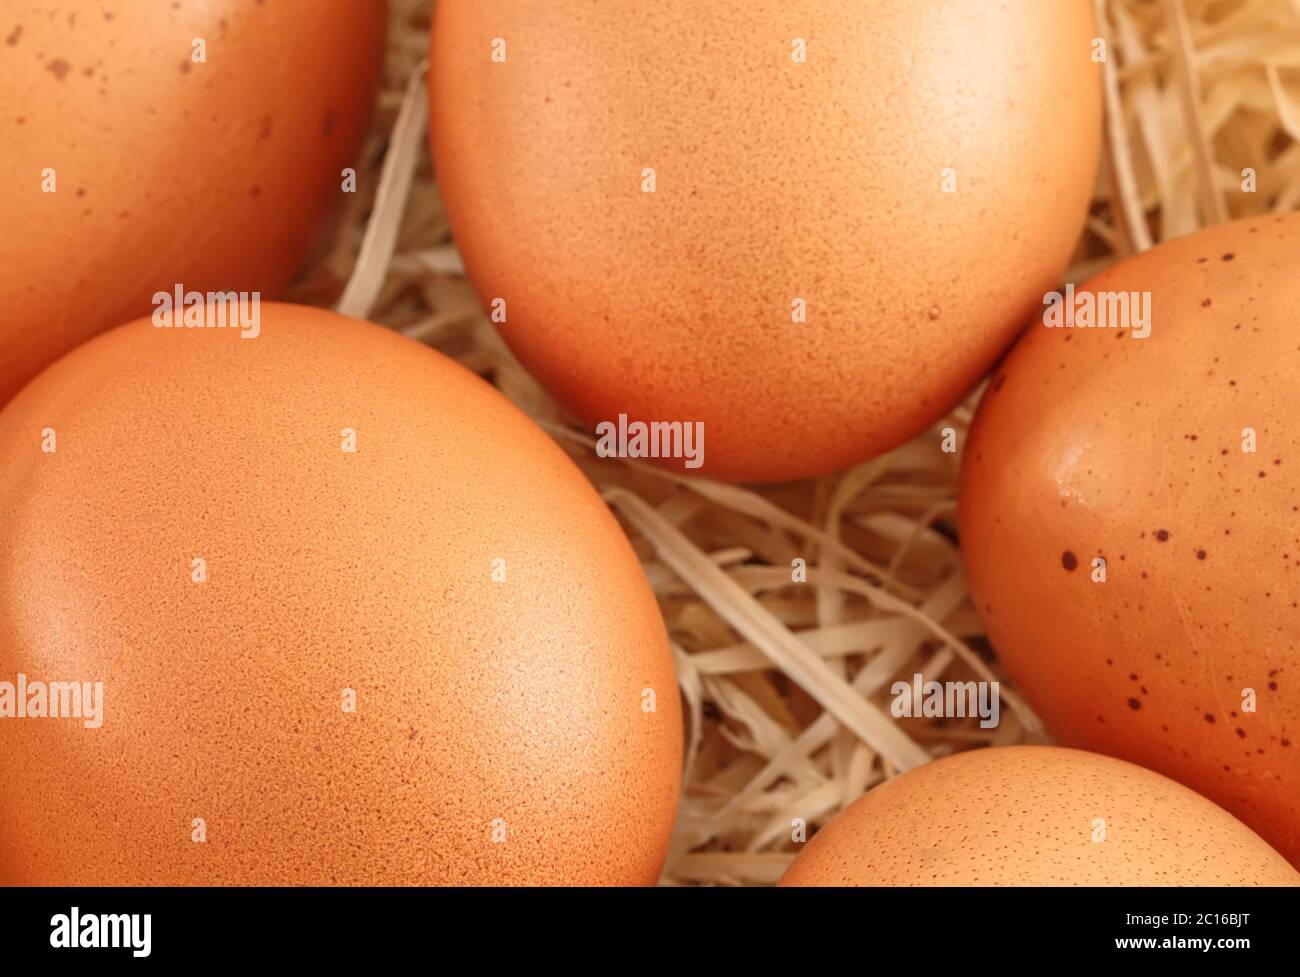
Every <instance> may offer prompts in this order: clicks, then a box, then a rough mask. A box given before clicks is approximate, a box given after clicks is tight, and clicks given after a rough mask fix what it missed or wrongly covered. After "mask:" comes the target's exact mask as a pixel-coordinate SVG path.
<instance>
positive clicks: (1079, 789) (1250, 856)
mask: <svg viewBox="0 0 1300 977" xmlns="http://www.w3.org/2000/svg"><path fill="white" fill-rule="evenodd" d="M781 884H782V885H793V886H845V885H847V886H869V885H882V886H927V885H928V886H933V885H955V886H1044V885H1047V886H1072V885H1082V886H1088V885H1092V886H1185V885H1214V886H1225V885H1229V886H1235V885H1285V886H1294V885H1300V875H1298V874H1297V873H1296V871H1295V870H1294V869H1293V868H1292V867H1291V866H1290V865H1288V864H1287V862H1286V859H1284V858H1283V857H1282V856H1281V855H1279V854H1278V853H1277V852H1275V851H1274V850H1273V849H1271V848H1269V846H1268V845H1266V844H1265V843H1264V842H1263V841H1262V840H1261V839H1260V838H1259V836H1258V835H1256V834H1255V833H1254V832H1253V831H1251V830H1250V829H1249V828H1247V827H1246V826H1245V825H1244V824H1242V823H1241V822H1240V821H1238V820H1237V819H1236V818H1234V817H1233V816H1232V815H1231V814H1229V813H1227V812H1226V811H1224V810H1223V809H1221V808H1219V807H1216V806H1215V805H1214V804H1211V803H1210V802H1209V801H1207V800H1206V799H1205V798H1204V797H1201V796H1200V795H1199V794H1195V793H1193V792H1192V791H1190V790H1188V789H1187V788H1186V787H1183V786H1181V785H1180V784H1177V783H1175V782H1174V781H1172V780H1169V779H1168V778H1166V777H1162V776H1160V775H1159V774H1156V773H1152V772H1151V771H1150V770H1145V769H1143V768H1142V767H1137V766H1134V765H1133V764H1131V763H1125V762H1124V761H1122V760H1116V759H1113V758H1111V757H1105V756H1099V755H1098V754H1095V753H1084V752H1082V751H1080V750H1067V749H1062V748H1060V747H1051V746H1013V747H1004V748H993V749H983V750H972V751H969V752H965V753H958V754H956V755H955V756H951V757H947V758H946V759H943V760H936V761H935V762H933V763H927V764H925V765H924V766H922V767H917V768H916V769H914V770H911V771H909V772H908V773H906V774H904V775H903V776H901V777H897V778H895V779H893V780H891V781H888V782H887V783H885V784H882V785H881V786H879V787H876V788H875V789H873V790H871V791H870V792H869V793H867V794H866V795H865V796H864V797H862V798H861V799H860V800H858V801H857V802H856V803H854V804H853V805H852V806H850V807H849V808H847V809H846V810H845V811H844V812H843V813H841V814H840V815H839V816H838V817H836V818H835V819H834V820H832V821H831V822H830V823H829V824H828V825H826V827H824V828H822V829H821V830H820V831H818V832H817V834H816V835H814V836H813V838H812V840H811V841H809V842H808V844H807V846H806V847H805V848H804V850H803V851H802V852H800V853H799V856H798V857H797V858H796V859H795V860H794V863H793V864H792V865H791V866H790V868H789V870H787V872H786V873H785V876H784V877H783V878H782V879H781Z"/></svg>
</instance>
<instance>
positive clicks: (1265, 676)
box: [960, 215, 1300, 865]
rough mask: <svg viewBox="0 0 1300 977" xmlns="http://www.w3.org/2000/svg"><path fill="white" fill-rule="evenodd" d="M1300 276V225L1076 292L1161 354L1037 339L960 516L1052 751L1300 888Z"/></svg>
mask: <svg viewBox="0 0 1300 977" xmlns="http://www.w3.org/2000/svg"><path fill="white" fill-rule="evenodd" d="M1298 252H1300V215H1288V216H1285V217H1282V216H1276V217H1275V216H1269V217H1261V218H1257V219H1253V220H1245V221H1239V222H1235V223H1231V224H1224V225H1220V226H1217V227H1214V228H1211V229H1209V230H1206V231H1203V232H1200V233H1197V234H1194V235H1191V236H1189V237H1185V238H1181V239H1179V240H1176V241H1172V242H1169V243H1167V244H1162V245H1160V246H1159V247H1157V248H1155V249H1153V250H1151V251H1148V252H1146V253H1145V254H1142V255H1140V256H1138V257H1134V258H1130V259H1128V260H1126V261H1123V262H1121V263H1119V264H1117V265H1115V266H1114V267H1112V268H1111V269H1110V270H1108V271H1106V272H1105V273H1103V274H1102V275H1100V276H1098V277H1097V278H1095V279H1093V280H1092V281H1090V282H1087V283H1084V284H1083V285H1082V286H1080V289H1081V292H1082V291H1084V290H1086V291H1088V292H1089V293H1091V294H1094V295H1102V296H1105V295H1106V293H1124V292H1136V293H1139V294H1140V293H1143V292H1149V293H1150V303H1151V305H1150V308H1151V325H1150V334H1149V335H1148V336H1147V337H1146V338H1145V339H1137V338H1135V336H1136V332H1134V331H1132V330H1125V329H1114V328H1108V329H1096V328H1093V329H1081V328H1048V327H1046V326H1045V325H1044V324H1043V323H1042V322H1039V323H1038V324H1036V325H1034V326H1033V327H1032V328H1031V329H1030V330H1029V331H1028V332H1027V333H1026V334H1025V336H1024V338H1023V339H1022V340H1021V341H1020V342H1019V343H1018V344H1017V345H1016V347H1015V348H1014V349H1013V350H1012V352H1011V353H1010V355H1009V356H1008V357H1007V359H1006V362H1005V363H1004V364H1003V365H1002V366H1001V367H1000V369H999V370H998V371H997V373H996V374H995V375H994V377H993V378H992V380H991V382H990V385H989V388H988V392H987V393H986V394H985V396H984V399H983V401H982V403H981V404H980V407H979V410H978V413H977V416H976V418H975V423H974V426H973V428H972V430H971V433H970V438H969V442H968V444H967V445H966V447H965V457H964V460H963V470H962V480H961V487H960V508H961V543H962V553H963V556H964V559H965V564H966V571H967V574H968V576H969V579H970V586H971V591H972V594H973V597H974V601H975V605H976V608H977V609H978V611H979V613H980V616H981V618H982V619H983V622H984V625H985V628H986V629H987V632H988V635H989V638H990V640H991V641H992V643H993V646H994V648H995V649H996V650H997V653H998V655H999V657H1000V658H1001V660H1002V662H1003V663H1004V664H1005V665H1006V668H1007V670H1008V671H1009V672H1010V674H1011V676H1012V677H1013V678H1014V680H1015V683H1016V685H1017V687H1018V688H1019V689H1020V690H1021V691H1022V692H1023V693H1024V695H1025V696H1026V697H1027V698H1028V700H1029V702H1030V703H1031V704H1032V705H1033V707H1034V709H1035V710H1036V711H1037V712H1038V713H1039V715H1041V717H1042V718H1043V720H1044V721H1045V722H1046V724H1047V725H1048V727H1049V728H1050V729H1051V730H1052V731H1053V732H1054V733H1055V734H1056V735H1057V736H1058V737H1059V738H1060V739H1061V740H1062V741H1064V742H1065V743H1067V744H1070V745H1074V746H1079V747H1083V748H1086V749H1092V750H1098V751H1100V752H1104V753H1110V754H1114V755H1115V756H1119V757H1123V758H1125V759H1128V760H1132V761H1134V762H1136V763H1140V764H1142V765H1143V766H1147V767H1150V768H1151V769H1153V770H1159V771H1160V772H1162V773H1165V774H1167V775H1169V776H1171V777H1174V778H1175V779H1177V780H1180V781H1182V782H1183V783H1185V784H1187V785H1188V786H1189V787H1192V788H1193V789H1195V790H1197V791H1199V792H1200V793H1202V794H1204V795H1205V796H1206V797H1209V798H1211V799H1212V800H1214V801H1216V802H1217V803H1219V804H1221V805H1222V806H1223V807H1225V808H1227V809H1228V810H1229V811H1231V812H1233V813H1234V814H1236V815H1237V816H1238V817H1239V818H1241V819H1242V820H1243V821H1245V822H1246V823H1247V824H1249V825H1250V826H1251V827H1252V828H1254V829H1255V830H1256V831H1258V832H1259V833H1260V835H1262V836H1263V837H1264V838H1265V839H1266V840H1267V841H1268V842H1269V843H1270V844H1272V845H1273V846H1274V847H1275V848H1277V849H1278V851H1280V852H1282V853H1283V854H1284V855H1286V856H1287V857H1288V858H1290V859H1291V861H1292V862H1293V863H1295V864H1297V865H1300V430H1298V429H1297V427H1296V418H1297V417H1300V334H1297V332H1296V320H1297V316H1298V315H1300V277H1297V275H1296V271H1295V269H1296V255H1297V253H1298ZM1139 331H1140V330H1139ZM1247 429H1250V430H1251V431H1253V432H1254V438H1255V443H1254V447H1255V448H1256V449H1257V450H1254V451H1247V450H1243V449H1244V448H1245V447H1249V446H1250V444H1249V441H1248V432H1247ZM1098 560H1101V561H1104V567H1103V566H1102V564H1099V563H1097V562H1096V561H1098ZM1103 569H1104V582H1103V581H1102V580H1101V577H1100V574H1101V571H1102V570H1103ZM1247 690H1252V691H1251V692H1247ZM1250 705H1253V706H1254V710H1253V711H1252V710H1251V708H1250Z"/></svg>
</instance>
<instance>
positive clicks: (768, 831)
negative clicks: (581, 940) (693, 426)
mask: <svg viewBox="0 0 1300 977" xmlns="http://www.w3.org/2000/svg"><path fill="white" fill-rule="evenodd" d="M1096 6H1097V10H1098V23H1099V34H1100V36H1101V37H1102V38H1104V40H1105V42H1106V45H1107V47H1106V52H1107V57H1106V63H1105V72H1104V79H1105V99H1106V109H1107V116H1106V122H1105V126H1106V128H1105V139H1104V144H1103V159H1102V162H1101V166H1100V169H1099V174H1098V182H1097V187H1096V191H1095V195H1094V199H1093V204H1092V207H1091V210H1090V214H1089V217H1088V221H1087V225H1086V229H1085V232H1084V234H1083V236H1082V239H1081V240H1080V242H1079V246H1078V249H1077V252H1076V255H1075V260H1074V262H1073V263H1072V265H1071V267H1070V268H1069V269H1068V270H1067V272H1066V275H1065V280H1066V281H1071V282H1080V281H1083V280H1084V279H1086V278H1088V277H1089V276H1091V275H1093V274H1095V273H1096V272H1098V271H1100V270H1101V269H1103V268H1105V267H1106V266H1107V265H1109V264H1111V263H1112V262H1114V261H1116V260H1118V259H1120V258H1122V257H1125V256H1127V255H1129V254H1133V253H1135V252H1139V251H1143V250H1146V249H1148V248H1150V247H1152V246H1153V245H1154V244H1156V243H1159V242H1160V241H1164V240H1168V239H1171V238H1174V237H1180V236H1182V235H1185V234H1187V233H1190V232H1191V231H1193V230H1195V229H1197V228H1198V227H1202V226H1206V225H1209V224H1213V223H1217V222H1220V221H1224V220H1231V219H1235V218H1238V217H1245V216H1249V215H1254V214H1261V213H1267V212H1270V211H1273V212H1280V211H1286V210H1295V209H1297V208H1300V0H1159V2H1157V0H1096ZM390 11H391V29H390V34H389V42H388V43H389V49H388V56H387V62H386V66H385V76H384V83H383V90H382V93H381V97H380V103H379V110H378V112H377V113H376V120H375V124H374V130H373V133H372V136H371V138H370V140H369V143H368V145H367V147H366V150H365V153H364V157H363V160H362V162H361V163H360V164H359V166H358V189H357V192H356V193H354V194H352V195H351V196H350V197H349V200H348V203H347V205H346V209H345V212H344V214H343V216H342V219H341V222H340V227H339V231H338V234H337V235H336V237H335V239H334V241H333V246H332V248H331V249H330V250H329V251H328V252H327V253H326V254H324V255H323V256H322V258H321V259H320V260H319V262H317V264H316V265H315V267H314V268H313V269H312V270H311V271H310V272H309V274H308V275H307V276H305V278H304V279H303V281H302V282H301V283H300V284H299V286H298V287H297V290H296V293H295V295H294V296H293V297H294V298H295V299H296V300H298V301H304V302H310V303H313V304H318V305H328V306H334V307H336V308H338V309H339V310H340V311H342V312H345V313H347V314H349V315H354V316H358V317H361V318H368V319H371V320H372V321H375V322H378V323H381V324H384V325H387V326H389V327H391V328H393V329H396V330H399V331H401V332H403V333H404V334H406V335H408V336H411V337H413V338H415V339H417V340H419V341H421V342H424V343H426V344H428V345H430V346H433V347H435V348H437V349H438V350H440V351H442V352H443V353H446V354H447V355H449V356H452V357H454V358H455V359H457V360H459V361H460V362H461V363H463V364H464V365H465V366H467V367H468V368H469V369H471V370H473V371H475V372H476V373H478V374H480V375H482V376H484V377H486V378H487V379H489V380H490V381H491V382H493V383H494V384H495V385H496V386H497V387H498V388H499V389H500V390H501V391H502V392H503V393H504V394H505V395H506V396H507V397H509V398H510V399H511V400H512V401H514V402H515V403H516V404H518V405H519V406H520V407H521V408H522V409H523V410H525V411H526V412H527V413H528V414H529V415H530V416H532V417H533V418H534V419H535V420H536V421H537V422H538V423H539V424H540V425H541V426H542V427H543V428H545V429H546V430H547V431H548V432H550V433H551V434H552V435H553V436H554V437H555V438H556V440H557V441H558V442H559V443H560V444H562V445H563V446H564V447H565V448H566V449H567V450H568V451H569V452H570V454H571V455H572V457H573V458H574V460H575V462H577V464H578V465H579V466H580V467H581V468H582V469H583V471H584V472H585V473H586V474H587V475H588V477H589V478H590V479H591V480H592V482H593V483H594V484H595V485H596V486H597V487H598V488H599V489H600V490H601V492H602V493H603V495H604V497H605V499H606V501H607V502H608V503H609V504H610V505H611V507H612V508H613V509H614V511H615V512H616V513H617V515H618V516H619V518H620V520H621V521H622V523H623V525H624V527H625V528H626V529H627V531H628V533H629V536H630V538H631V539H632V541H633V545H634V547H635V549H636V551H637V553H638V555H639V556H640V558H641V560H642V563H643V565H644V567H645V571H646V575H647V578H648V579H649V581H650V584H651V586H652V587H653V588H654V591H655V593H656V594H657V596H658V598H659V602H660V606H661V608H662V610H663V613H664V617H665V620H666V622H667V624H668V629H669V633H670V635H671V638H672V642H673V652H674V655H675V656H676V660H677V666H678V672H679V679H680V684H681V689H682V693H683V699H684V704H685V707H686V715H687V729H686V731H685V732H686V745H687V751H686V770H685V782H684V789H683V795H682V801H681V806H680V811H679V815H678V823H677V827H676V831H675V834H674V839H673V844H672V849H671V852H670V855H669V858H668V862H667V865H666V867H665V870H664V876H663V881H664V882H665V883H668V884H698V883H713V884H768V883H773V882H775V881H776V880H777V879H778V878H779V877H780V876H781V874H782V873H783V872H784V871H785V868H786V867H787V866H788V865H789V863H790V861H791V860H792V859H793V858H794V852H795V848H796V847H797V846H796V844H795V842H794V841H793V840H792V831H793V830H794V828H795V827H797V825H799V824H801V823H802V824H806V825H807V831H808V834H811V833H812V832H813V831H815V829H816V828H817V827H818V826H819V825H821V824H824V823H825V822H826V821H827V820H828V819H829V818H831V817H833V816H834V815H835V814H836V813H837V812H838V811H840V810H841V809H842V808H843V807H845V806H846V805H848V804H850V803H851V802H852V801H854V800H855V799H856V798H857V797H859V796H860V795H861V794H862V793H863V792H864V791H867V790H870V789H871V788H872V787H873V786H875V785H876V784H879V783H881V782H882V781H884V780H887V779H888V778H890V777H893V776H896V775H897V774H899V773H901V772H903V771H905V770H907V769H910V768H912V767H914V766H916V765H918V764H920V763H923V762H926V761H927V760H929V759H932V758H935V757H940V756H944V755H947V754H950V753H952V752H955V751H958V750H965V749H970V748H973V747H977V746H986V745H1008V744H1013V743H1032V742H1045V741H1046V735H1045V733H1044V731H1043V729H1042V727H1041V724H1040V723H1039V722H1038V720H1037V719H1036V717H1035V716H1034V714H1033V713H1032V711H1031V710H1030V709H1029V708H1028V706H1027V705H1026V704H1025V703H1024V702H1023V701H1022V700H1021V699H1020V698H1019V697H1018V696H1016V694H1015V691H1014V689H1013V688H1011V687H1010V686H1009V685H1008V684H1007V682H1006V677H1005V675H1003V674H1002V672H1001V670H1000V668H999V665H998V663H997V661H996V659H995V658H994V656H993V655H992V652H991V649H990V648H989V647H988V644H987V642H986V641H985V639H984V636H983V633H982V630H981V626H980V623H979V620H978V618H977V617H976V615H975V613H974V611H973V610H972V608H971V606H970V603H969V601H968V599H967V593H966V586H965V582H964V579H963V575H962V569H961V560H960V553H959V551H958V547H957V544H956V542H955V523H956V486H957V473H958V469H959V463H960V459H959V456H958V455H957V454H953V453H944V452H941V451H937V450H935V445H936V443H937V442H938V439H939V437H940V434H939V432H940V430H942V429H943V428H945V427H951V428H954V429H955V430H956V431H957V432H958V440H959V443H961V442H963V441H964V434H965V431H966V429H967V426H968V425H969V423H970V420H971V416H972V411H973V407H974V404H975V403H976V402H977V398H978V391H977V392H976V394H975V395H974V396H973V397H972V398H971V399H970V400H969V401H968V402H967V403H966V404H964V405H962V406H959V407H958V408H956V409H955V410H954V411H953V412H952V414H951V416H949V417H948V418H946V419H944V420H943V421H941V422H940V423H939V424H938V425H936V428H935V429H934V430H932V431H930V432H927V433H926V434H924V435H922V436H921V437H920V438H917V439H916V440H915V441H913V442H911V443H910V444H906V445H904V446H902V447H900V448H898V449H897V450H895V451H893V452H890V453H889V454H887V455H885V456H883V457H879V458H874V459H872V460H870V461H867V462H864V463H863V464H861V465H858V466H857V467H855V468H853V469H851V470H848V471H845V472H841V473H838V474H836V475H833V476H827V477H824V478H818V479H811V480H807V481H803V482H796V483H788V484H783V485H774V486H764V487H762V488H749V487H745V486H738V485H728V484H723V483H718V482H712V481H709V480H706V479H701V478H694V477H683V476H682V475H680V474H676V473H674V472H672V471H669V470H666V469H661V468H656V467H654V466H653V465H647V464H642V463H639V462H635V461H627V460H620V459H607V458H601V457H598V456H597V455H596V453H595V440H594V438H593V437H592V436H591V435H590V434H589V433H587V432H585V431H583V430H582V429H581V428H580V427H579V426H578V425H576V424H575V423H574V422H573V421H572V420H571V419H570V418H568V417H567V416H566V415H565V414H564V412H563V411H562V410H561V409H560V408H559V407H558V406H557V405H556V404H555V403H554V402H553V401H552V400H551V399H550V398H549V397H548V396H547V395H546V393H545V392H544V391H543V390H541V388H540V387H538V385H537V384H536V382H535V381H533V380H532V378H531V377H529V376H528V374H526V373H525V372H524V371H523V369H522V368H521V367H520V366H519V364H518V363H517V362H516V361H515V360H514V359H513V357H512V356H511V355H510V352H509V350H508V349H507V348H506V347H505V345H504V344H503V343H502V341H501V339H500V338H499V337H498V336H497V334H496V332H495V331H494V330H493V328H492V326H491V324H490V323H489V321H488V319H487V317H486V315H485V314H484V312H483V310H482V308H481V307H480V304H479V302H478V299H477V298H476V296H475V294H474V292H473V290H472V289H471V287H470V285H469V283H468V282H467V281H466V279H465V276H464V269H463V266H462V264H461V261H460V258H459V255H458V254H457V252H456V248H455V245H454V243H453V242H452V240H451V236H450V231H449V228H448V226H447V221H446V217H445V215H444V212H443V209H442V204H441V200H440V198H439V194H438V188H437V185H436V183H435V181H434V175H433V172H432V167H431V164H430V160H429V156H428V150H427V140H426V138H425V125H426V119H427V104H426V95H425V85H424V73H425V61H424V59H425V57H426V52H427V46H428V32H429V20H430V13H431V5H430V3H429V0H390ZM1248 186H1249V187H1252V189H1251V190H1250V191H1246V190H1245V188H1246V187H1248ZM797 560H802V561H804V563H805V565H806V582H801V583H795V582H793V580H792V569H791V568H792V566H793V565H795V562H794V561H797ZM915 673H920V674H922V675H923V676H925V678H926V679H927V680H928V679H936V680H942V681H967V680H982V681H999V682H1000V683H1001V693H1002V715H1001V722H1000V723H999V724H998V725H997V726H996V727H995V728H993V729H984V728H982V727H981V726H980V723H979V720H978V718H976V717H970V718H966V719H951V718H948V719H944V718H925V717H917V718H906V719H900V718H895V717H894V716H892V715H891V713H890V709H889V700H888V690H889V687H890V685H891V684H892V683H893V682H894V681H896V680H898V679H899V678H910V677H911V676H912V675H913V674H915Z"/></svg>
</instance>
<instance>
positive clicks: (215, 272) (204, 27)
mask: <svg viewBox="0 0 1300 977" xmlns="http://www.w3.org/2000/svg"><path fill="white" fill-rule="evenodd" d="M385 27H386V4H385V3H384V2H382V0H276V2H275V3H263V2H262V0H206V2H201V3H196V2H192V0H187V2H184V3H167V2H163V0H151V2H139V0H94V2H91V0H71V2H69V0H63V2H60V0H9V2H7V3H6V4H5V5H4V9H3V11H0V145H3V146H4V152H3V153H0V214H2V215H3V222H4V226H5V227H4V233H3V234H0V310H3V311H2V312H0V405H3V404H4V403H5V402H6V401H7V400H8V399H9V398H10V397H12V396H13V395H14V394H15V393H16V392H17V391H18V389H19V388H20V387H21V386H22V385H23V384H24V383H25V382H27V381H28V380H29V379H31V377H33V376H35V375H36V373H38V372H39V371H40V370H41V369H42V368H43V367H45V366H47V365H48V364H50V363H52V362H53V361H54V360H55V359H57V358H58V357H59V356H61V355H63V354H64V353H66V352H68V351H69V350H70V349H72V348H73V347H74V346H76V345H78V344H79V343H82V342H84V341H85V340H86V339H88V338H90V337H91V336H93V335H95V334H97V333H100V332H103V331H104V330H106V329H110V328H112V327H114V326H117V325H120V324H121V323H123V322H126V321H127V320H128V319H133V318H135V317H136V316H141V315H144V314H146V313H147V312H149V311H150V307H151V303H150V300H151V297H152V296H153V294H154V293H155V292H157V291H166V292H170V291H172V290H173V288H174V287H175V286H176V285H177V284H178V283H179V284H181V285H183V286H185V288H187V289H194V290H197V291H202V292H206V291H210V290H224V289H241V290H247V291H252V290H260V291H262V292H264V293H265V297H267V298H272V297H274V296H275V294H276V293H278V292H280V291H281V290H282V289H284V287H285V286H286V285H287V284H288V282H289V280H290V278H291V277H292V275H293V274H294V272H296V271H297V270H298V267H299V266H300V264H301V263H302V262H303V260H304V258H305V257H306V256H307V255H308V253H309V251H310V249H311V248H312V247H313V246H314V244H315V242H316V241H317V239H318V238H319V237H320V233H321V232H322V231H323V230H324V229H325V225H326V223H327V219H328V216H329V213H330V211H331V209H332V208H333V205H334V204H336V203H337V202H338V201H340V200H342V199H343V197H342V183H343V169H344V167H348V166H351V165H353V164H354V163H355V162H356V157H357V154H358V151H359V149H360V146H361V140H362V138H363V136H364V135H365V132H366V128H367V124H368V119H369V116H370V112H371V109H372V107H373V103H374V97H375V88H376V85H377V82H378V79H379V72H380V68H381V65H382V60H383V40H384V32H385ZM196 42H202V46H201V48H200V47H197V46H196ZM197 56H202V57H203V58H205V59H206V60H202V61H196V60H195V57H197ZM47 171H48V172H47ZM50 180H52V181H53V182H52V184H51V183H50ZM51 185H52V187H53V192H46V191H47V189H49V188H50V186H51Z"/></svg>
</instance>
